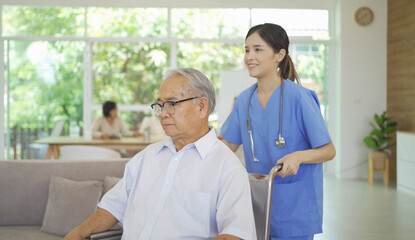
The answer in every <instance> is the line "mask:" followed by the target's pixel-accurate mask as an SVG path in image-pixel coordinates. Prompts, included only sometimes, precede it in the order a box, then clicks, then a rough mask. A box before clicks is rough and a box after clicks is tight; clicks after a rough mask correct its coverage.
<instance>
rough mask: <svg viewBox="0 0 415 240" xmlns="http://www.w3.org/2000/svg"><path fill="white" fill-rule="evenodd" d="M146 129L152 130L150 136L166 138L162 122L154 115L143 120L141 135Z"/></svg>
mask: <svg viewBox="0 0 415 240" xmlns="http://www.w3.org/2000/svg"><path fill="white" fill-rule="evenodd" d="M146 129H150V135H152V136H165V134H164V130H163V128H162V127H161V124H160V120H158V118H157V117H155V116H154V115H153V114H152V115H151V116H146V117H144V118H143V121H142V122H141V125H140V130H139V131H140V134H144V132H145V131H146Z"/></svg>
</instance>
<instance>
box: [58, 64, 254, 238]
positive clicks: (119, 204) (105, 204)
mask: <svg viewBox="0 0 415 240" xmlns="http://www.w3.org/2000/svg"><path fill="white" fill-rule="evenodd" d="M151 106H152V109H153V110H154V112H155V114H156V115H157V116H158V118H159V119H160V122H161V124H162V126H163V129H164V132H165V133H166V135H167V136H169V137H170V138H169V139H167V140H164V141H162V142H158V143H154V144H151V145H149V146H148V147H147V148H145V149H144V150H143V151H141V152H140V153H138V154H137V155H135V156H134V157H133V158H132V159H131V160H130V161H129V162H128V163H127V165H126V167H125V171H124V177H123V178H122V179H121V180H120V181H119V182H118V184H117V185H115V187H114V188H113V189H111V190H110V191H108V192H107V193H106V194H105V195H104V197H103V198H102V200H101V202H100V203H99V204H98V209H97V210H96V211H95V213H93V214H92V215H91V216H90V217H89V218H88V219H87V220H86V221H85V222H84V223H82V224H81V225H80V226H78V227H76V228H75V229H73V230H72V231H71V232H70V233H69V234H68V235H67V236H66V237H65V239H66V240H72V239H77V240H80V239H82V238H84V237H87V236H89V235H90V234H91V233H95V232H101V231H105V230H107V229H109V228H111V227H112V226H113V225H114V224H116V223H118V222H121V223H122V225H123V229H124V233H123V239H126V240H130V239H140V240H147V239H193V240H194V239H213V238H214V239H216V240H219V239H249V240H255V239H256V232H255V221H254V215H253V210H252V202H251V193H250V185H249V180H248V174H247V172H246V170H245V168H244V167H243V166H242V165H241V163H240V162H239V160H238V158H237V157H236V156H235V155H234V154H233V152H232V151H231V150H230V149H229V148H228V147H227V146H226V145H225V144H223V143H222V142H221V141H220V140H219V139H218V138H217V136H216V134H215V130H214V129H213V128H211V127H209V125H208V118H209V114H210V113H211V112H212V111H213V109H214V108H215V88H214V86H213V84H212V83H211V82H210V80H209V79H208V78H207V77H206V76H205V75H203V74H202V73H201V72H199V71H197V70H194V69H174V70H170V71H168V72H167V73H166V77H165V80H164V82H163V84H162V85H161V87H160V96H159V98H158V99H157V103H154V104H152V105H151Z"/></svg>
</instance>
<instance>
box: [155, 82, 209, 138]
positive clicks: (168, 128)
mask: <svg viewBox="0 0 415 240" xmlns="http://www.w3.org/2000/svg"><path fill="white" fill-rule="evenodd" d="M192 97H197V94H195V93H194V91H192V89H191V87H190V85H189V83H188V80H187V79H186V78H184V77H183V76H180V75H176V76H172V77H170V78H167V79H166V80H165V81H164V82H163V84H162V85H161V87H160V96H159V98H158V100H157V101H158V103H160V104H162V103H163V102H165V101H179V100H183V99H187V98H192ZM194 101H198V99H195V100H189V101H185V102H180V103H177V104H176V105H175V106H174V110H173V109H171V108H170V107H168V106H167V105H168V103H166V104H165V105H164V106H165V107H163V108H162V111H161V114H160V116H159V119H160V123H161V125H162V127H163V130H164V132H165V133H166V135H167V136H169V137H171V138H172V139H173V140H179V139H180V140H187V139H190V138H192V137H193V136H195V133H197V132H198V131H200V128H201V124H202V122H201V120H202V119H201V118H200V116H199V115H200V114H199V112H198V111H197V104H195V102H194Z"/></svg>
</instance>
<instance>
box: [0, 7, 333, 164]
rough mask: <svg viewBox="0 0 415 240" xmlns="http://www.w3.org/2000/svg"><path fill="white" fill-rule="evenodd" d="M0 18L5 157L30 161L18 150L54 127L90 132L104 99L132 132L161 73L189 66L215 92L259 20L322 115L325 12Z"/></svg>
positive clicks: (102, 12) (45, 10) (21, 13)
mask: <svg viewBox="0 0 415 240" xmlns="http://www.w3.org/2000/svg"><path fill="white" fill-rule="evenodd" d="M298 15H301V16H303V17H302V18H301V19H299V18H298V17H297V16H298ZM1 17H2V33H1V36H2V40H3V44H4V46H5V48H4V49H5V51H4V53H5V56H4V57H5V58H4V59H5V66H4V67H5V71H6V74H5V75H6V77H5V79H6V81H5V82H6V84H7V85H6V87H7V91H6V92H8V94H6V96H5V97H6V100H7V101H6V106H5V109H6V110H7V111H6V112H8V113H9V114H8V115H7V121H6V124H5V129H6V132H7V141H6V142H8V143H9V144H8V148H7V151H8V153H9V154H8V155H9V158H30V157H32V158H33V157H39V156H36V155H30V154H29V153H30V151H26V150H27V149H29V150H30V148H31V146H32V145H30V144H31V143H32V142H33V141H32V140H33V139H36V138H39V136H40V135H42V136H46V135H48V129H49V128H52V127H53V125H54V123H55V122H56V121H57V120H60V119H65V120H67V122H68V123H69V122H71V124H72V123H73V122H75V123H76V124H77V125H78V126H79V127H80V128H82V127H84V126H86V127H90V126H92V122H91V123H84V122H83V121H84V119H95V117H97V116H100V115H101V104H102V103H103V102H105V101H107V100H114V101H116V102H117V103H118V106H119V110H120V111H119V112H120V115H121V116H122V117H123V119H124V121H125V122H126V123H127V125H128V127H129V128H131V129H135V127H136V126H137V125H138V124H139V123H140V121H141V119H142V118H143V116H144V115H145V114H147V113H148V112H149V111H150V108H149V104H150V103H152V102H154V100H155V98H157V96H158V87H159V85H160V83H161V81H162V79H163V74H164V72H165V71H166V70H167V69H169V68H171V67H176V66H177V67H193V68H197V69H199V70H201V71H202V72H204V73H205V74H206V75H207V76H208V77H209V78H210V79H211V80H212V82H213V83H214V85H215V87H216V89H217V91H220V87H221V86H220V83H219V77H220V74H221V71H223V70H241V69H244V63H243V55H244V47H243V43H244V38H245V35H246V33H247V31H248V30H249V28H250V27H251V26H253V25H256V24H259V23H264V22H272V23H277V24H280V25H282V26H283V27H284V28H285V29H286V30H287V32H288V35H289V37H290V41H291V49H290V54H291V56H292V58H293V60H294V62H295V64H296V67H297V70H298V72H299V74H300V78H301V79H302V82H303V84H304V86H306V87H309V88H311V89H313V90H316V91H317V93H318V96H319V98H320V101H321V104H322V111H323V114H324V116H326V115H327V109H328V108H327V107H326V106H327V104H328V101H327V99H326V85H327V84H326V83H327V69H328V59H327V58H328V55H329V54H328V51H329V48H328V41H330V33H329V28H328V26H329V24H328V21H329V19H328V11H327V10H298V9H248V8H236V9H231V8H217V9H214V8H209V9H208V8H206V9H202V8H110V7H26V6H3V11H2V16H1ZM304 17H305V18H306V19H308V20H307V21H306V22H304V21H303V19H304ZM300 20H301V21H300ZM84 73H85V74H84ZM85 83H88V84H85ZM84 87H85V88H84ZM83 106H88V108H87V112H86V114H88V116H83V113H84V111H83ZM214 114H216V113H214ZM212 119H216V118H215V117H213V118H212ZM213 124H214V125H215V123H213ZM67 126H68V124H67ZM34 129H36V131H35V132H36V133H35V132H34ZM16 131H18V133H17V132H16ZM65 132H66V133H68V127H66V130H65ZM35 135H36V137H34V136H35ZM29 136H30V137H29ZM19 138H22V141H20V140H19ZM26 138H28V139H29V140H28V141H23V140H25V139H26ZM30 138H33V139H31V140H30ZM19 141H20V142H19ZM17 142H19V143H17ZM19 144H20V145H19ZM29 145H30V146H29ZM33 153H34V151H32V154H33Z"/></svg>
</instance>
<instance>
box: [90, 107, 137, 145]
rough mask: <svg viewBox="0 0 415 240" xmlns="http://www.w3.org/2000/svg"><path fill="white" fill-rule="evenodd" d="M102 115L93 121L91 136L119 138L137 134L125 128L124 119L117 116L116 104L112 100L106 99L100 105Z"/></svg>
mask: <svg viewBox="0 0 415 240" xmlns="http://www.w3.org/2000/svg"><path fill="white" fill-rule="evenodd" d="M102 112H103V116H101V117H99V118H98V119H97V120H95V122H94V126H93V127H92V136H93V138H102V139H109V138H120V137H121V136H123V137H131V136H138V133H137V132H132V131H130V130H128V129H127V127H126V126H125V123H124V121H123V120H122V119H121V118H120V117H119V116H118V109H117V104H116V103H115V102H113V101H106V102H105V103H104V105H103V106H102Z"/></svg>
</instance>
